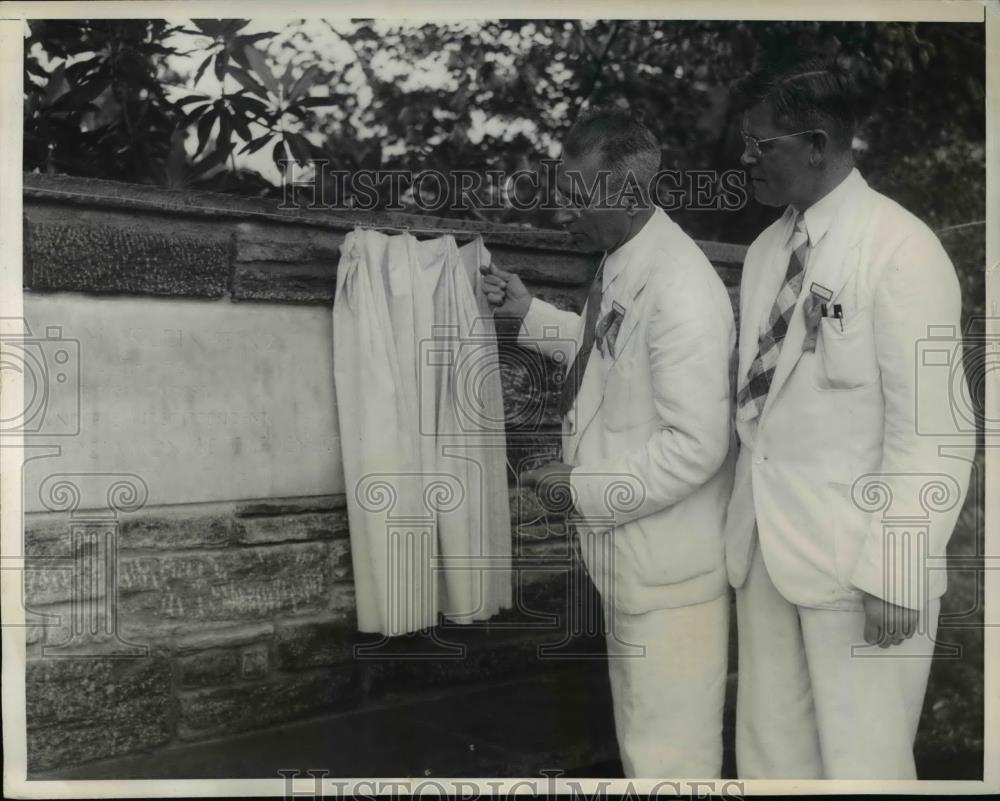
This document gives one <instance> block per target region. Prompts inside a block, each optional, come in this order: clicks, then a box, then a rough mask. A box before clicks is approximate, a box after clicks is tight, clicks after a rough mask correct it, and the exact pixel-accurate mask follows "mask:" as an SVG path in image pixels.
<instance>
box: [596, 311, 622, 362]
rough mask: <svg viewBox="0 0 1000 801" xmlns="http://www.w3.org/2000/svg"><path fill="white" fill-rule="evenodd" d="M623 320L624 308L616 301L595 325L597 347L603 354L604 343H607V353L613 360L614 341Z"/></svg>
mask: <svg viewBox="0 0 1000 801" xmlns="http://www.w3.org/2000/svg"><path fill="white" fill-rule="evenodd" d="M624 319H625V307H624V306H622V305H621V304H620V303H619V302H618V301H615V302H614V303H612V304H611V311H609V312H608V313H607V314H605V315H604V317H603V318H602V319H601V321H600V322H599V323H598V324H597V331H596V332H595V334H596V339H597V346H598V347H599V348H600V349H601V353H602V354H603V353H604V343H605V342H607V343H608V353H610V354H611V358H612V359H613V358H615V341H616V340H617V339H618V329H620V328H621V327H622V320H624Z"/></svg>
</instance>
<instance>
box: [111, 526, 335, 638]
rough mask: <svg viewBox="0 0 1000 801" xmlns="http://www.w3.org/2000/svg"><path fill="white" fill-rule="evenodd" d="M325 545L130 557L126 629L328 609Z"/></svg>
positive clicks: (124, 579) (123, 594) (123, 578)
mask: <svg viewBox="0 0 1000 801" xmlns="http://www.w3.org/2000/svg"><path fill="white" fill-rule="evenodd" d="M333 567H334V565H333V559H332V557H331V554H330V549H329V546H328V544H327V543H324V542H314V543H294V544H292V543H289V544H285V545H277V546H263V547H255V548H239V549H230V550H225V551H206V552H201V553H198V552H185V553H179V554H164V555H162V556H147V555H142V556H133V555H126V556H123V557H122V559H121V565H120V567H119V614H120V616H121V618H122V619H123V623H124V624H125V630H126V631H130V630H134V631H136V632H137V633H141V632H142V631H143V627H145V629H146V631H147V632H149V633H150V634H152V635H153V636H156V635H157V634H161V635H162V634H163V633H166V632H167V631H170V630H174V629H177V628H181V627H185V628H186V627H190V626H191V625H193V624H197V625H202V624H206V623H222V622H227V621H240V620H246V621H259V620H261V619H263V618H268V617H272V616H279V615H292V614H302V613H308V612H309V611H310V610H312V611H316V610H318V609H320V608H322V607H324V606H326V605H327V604H328V603H329V592H330V587H329V585H330V583H331V581H332V576H333Z"/></svg>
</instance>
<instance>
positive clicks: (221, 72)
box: [215, 50, 229, 83]
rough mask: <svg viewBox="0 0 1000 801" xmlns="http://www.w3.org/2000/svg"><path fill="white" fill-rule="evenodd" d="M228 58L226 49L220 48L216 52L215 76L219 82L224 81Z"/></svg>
mask: <svg viewBox="0 0 1000 801" xmlns="http://www.w3.org/2000/svg"><path fill="white" fill-rule="evenodd" d="M228 60H229V58H228V56H227V55H226V51H225V50H220V51H219V52H218V53H216V54H215V77H216V78H218V80H219V83H222V79H223V78H224V77H225V76H226V62H227V61H228Z"/></svg>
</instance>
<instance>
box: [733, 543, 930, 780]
mask: <svg viewBox="0 0 1000 801" xmlns="http://www.w3.org/2000/svg"><path fill="white" fill-rule="evenodd" d="M939 609H940V600H939V599H935V600H934V601H932V602H930V603H929V604H928V608H927V609H926V610H925V611H924V612H922V613H921V617H920V620H919V623H918V630H917V633H916V634H915V635H914V636H913V637H911V638H910V639H908V640H904V641H903V643H902V644H900V645H896V646H891V647H889V648H886V649H880V648H878V647H877V646H869V645H867V644H866V643H865V641H864V612H863V611H862V610H860V609H858V610H856V611H837V610H827V609H812V608H808V607H802V606H795V605H794V604H792V603H789V602H788V601H787V600H785V598H784V597H783V596H782V595H781V594H780V593H779V592H778V590H777V589H775V587H774V585H773V584H772V583H771V578H770V576H769V575H768V572H767V567H766V565H765V563H764V560H763V558H762V555H761V551H760V547H759V546H758V545H755V546H754V554H753V558H752V561H751V565H750V572H749V574H748V576H747V580H746V582H745V583H744V585H743V586H742V587H741V588H739V589H737V591H736V616H737V630H738V634H739V640H738V641H739V678H738V681H739V684H738V691H737V701H736V768H737V772H738V774H739V776H740V778H745V779H750V778H764V779H785V778H802V779H915V778H916V770H915V768H914V763H913V738H914V735H915V734H916V731H917V723H918V721H919V719H920V710H921V706H922V705H923V699H924V691H925V690H926V688H927V676H928V673H929V672H930V666H931V659H932V657H933V654H934V637H935V634H936V633H937V622H938V613H939Z"/></svg>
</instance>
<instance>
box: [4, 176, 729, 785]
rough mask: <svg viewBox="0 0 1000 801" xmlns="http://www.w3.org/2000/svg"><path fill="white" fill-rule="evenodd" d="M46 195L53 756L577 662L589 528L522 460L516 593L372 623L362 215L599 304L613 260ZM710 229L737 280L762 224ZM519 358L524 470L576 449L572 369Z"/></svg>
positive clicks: (42, 202)
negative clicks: (356, 501)
mask: <svg viewBox="0 0 1000 801" xmlns="http://www.w3.org/2000/svg"><path fill="white" fill-rule="evenodd" d="M24 221H25V222H24V224H25V244H24V247H25V252H24V256H25V258H24V288H25V299H24V307H25V324H26V326H27V330H25V332H24V334H23V335H24V336H26V337H28V338H30V340H31V342H32V343H33V344H32V347H33V348H34V351H33V352H35V353H37V354H40V356H39V360H38V361H39V363H40V364H42V365H43V372H44V371H47V372H45V379H44V380H43V379H38V380H37V381H36V382H35V383H36V384H37V386H36V389H37V390H38V391H37V392H36V393H35V394H34V395H31V393H30V392H29V393H28V394H29V395H31V397H35V396H37V397H39V398H40V401H39V403H38V405H37V408H35V409H33V411H32V412H31V419H30V421H29V422H26V424H25V429H26V430H28V431H30V432H31V435H30V436H28V437H27V438H26V446H27V449H28V450H27V452H26V456H25V461H26V466H25V471H24V477H23V478H24V487H25V510H26V514H25V538H24V543H23V555H24V556H25V557H26V558H27V565H28V567H27V570H26V578H25V602H26V607H27V609H28V610H29V612H28V621H29V623H30V625H29V626H28V628H27V642H28V666H27V677H26V678H27V686H26V692H27V721H28V758H29V771H30V772H31V773H33V774H36V775H41V774H43V773H44V772H45V771H50V770H52V769H56V768H60V767H65V766H68V765H73V764H79V763H84V762H87V761H90V760H95V759H100V758H104V757H110V756H116V755H122V754H128V753H136V752H158V751H160V750H165V749H171V748H176V747H180V746H181V745H183V744H186V743H191V742H197V741H200V740H205V739H209V738H217V737H225V736H229V735H233V734H235V733H237V732H240V731H245V730H250V729H256V728H262V727H268V726H272V725H276V724H278V723H280V722H283V721H288V720H295V719H300V718H307V717H309V716H317V715H331V714H337V713H338V711H347V710H354V711H357V710H358V709H364V708H365V707H366V705H370V704H373V703H376V702H377V701H378V699H380V698H384V697H386V696H387V695H388V694H392V695H393V697H397V696H399V695H400V694H402V695H407V694H410V695H419V694H421V693H426V692H428V691H430V690H432V689H433V688H434V687H440V686H443V685H446V684H447V685H449V686H454V685H456V684H460V683H463V682H483V681H494V680H496V681H500V680H502V679H506V678H509V677H512V676H517V675H523V674H527V673H531V672H538V671H545V670H553V669H556V667H555V666H556V665H558V664H559V663H560V660H559V659H558V658H556V657H558V656H559V654H560V652H561V650H564V649H566V648H567V647H569V645H568V644H571V643H575V644H576V645H574V646H573V647H579V643H580V642H583V641H584V640H585V639H586V638H583V639H581V632H580V631H579V630H578V629H579V626H578V624H576V623H574V622H573V620H572V619H571V618H573V616H571V615H567V614H565V611H566V607H567V603H568V602H567V598H568V597H570V596H572V597H574V598H576V599H577V600H576V601H574V603H578V602H579V599H580V592H577V591H576V590H572V589H570V588H580V587H584V588H586V582H585V581H583V579H582V574H581V572H580V570H581V569H580V565H579V562H578V560H577V558H576V556H575V554H574V552H573V549H572V547H571V545H570V543H569V540H568V539H567V537H566V532H565V527H564V526H563V524H562V521H560V520H553V519H549V520H546V519H545V518H544V516H543V515H542V514H541V512H540V510H539V509H538V508H537V507H536V506H535V505H534V501H533V499H532V498H531V497H530V496H528V495H526V494H519V493H518V492H517V491H516V490H515V489H514V488H513V484H512V489H511V511H512V519H513V529H514V530H513V531H512V537H513V538H514V558H515V568H516V569H515V582H516V585H515V597H516V598H517V599H518V603H517V605H516V607H517V608H516V609H515V610H512V611H510V612H507V613H504V614H503V615H502V616H500V617H498V618H497V619H495V620H493V621H491V622H490V623H489V624H484V625H478V626H474V627H456V626H448V625H442V626H439V627H438V628H437V629H435V630H434V631H432V632H428V633H426V634H425V635H423V636H417V635H414V636H412V637H404V638H398V639H397V640H394V641H392V642H380V641H379V640H378V639H377V638H372V637H370V636H369V637H363V636H360V635H358V634H357V633H356V632H355V628H354V626H355V621H354V595H353V584H352V578H351V559H350V550H349V546H350V541H349V532H348V524H347V514H346V508H345V502H344V490H345V487H344V480H343V474H342V471H341V468H340V451H339V440H338V438H337V426H336V415H335V406H334V398H333V384H332V325H331V319H330V307H331V304H332V300H333V295H334V289H335V285H336V265H337V259H338V248H339V245H340V243H341V242H342V241H343V238H344V236H345V235H346V233H347V232H349V231H350V230H351V228H352V227H353V226H354V225H355V224H359V223H360V224H366V225H373V224H374V225H395V226H406V225H413V226H416V227H422V228H426V227H447V228H456V227H459V228H462V229H463V230H468V231H469V235H470V237H471V236H472V235H473V234H475V233H481V234H482V235H483V238H484V240H485V242H486V245H487V247H488V248H489V249H490V250H491V252H492V253H493V254H494V258H495V260H496V261H497V263H499V264H500V265H502V266H503V267H504V268H506V269H510V270H513V271H515V272H518V273H519V274H520V275H521V276H522V277H523V278H524V279H525V281H526V283H528V285H529V286H530V288H531V289H532V290H533V291H534V292H536V293H537V294H538V295H540V296H541V297H543V298H546V299H548V300H551V301H552V302H554V303H556V304H557V305H559V306H561V307H563V308H569V309H574V310H579V308H580V306H581V305H582V302H583V297H584V294H585V290H586V283H587V276H588V271H589V270H590V269H591V267H590V261H589V257H586V256H585V255H584V254H582V253H580V252H575V251H574V250H573V248H572V247H570V246H569V245H568V243H567V241H566V238H565V237H564V236H563V235H562V234H560V233H557V232H551V231H549V232H538V231H524V230H519V229H516V228H510V227H501V226H489V225H485V224H475V223H456V221H453V220H436V219H428V218H423V217H420V218H410V217H407V216H406V215H387V214H383V215H351V214H347V213H338V214H336V215H335V214H332V213H329V212H321V211H315V210H313V211H311V210H305V209H303V210H288V211H282V210H279V209H278V208H276V205H275V204H274V203H272V202H265V201H260V200H253V199H245V198H234V197H229V196H221V195H213V194H209V193H193V192H177V191H167V190H158V189H150V188H147V187H139V186H131V185H124V184H115V183H111V182H104V181H93V180H84V179H73V178H65V177H47V176H38V175H26V176H25V190H24ZM459 238H460V239H461V237H459ZM703 247H704V248H705V250H706V252H707V253H708V255H709V257H710V258H711V259H712V261H713V263H715V264H716V266H717V268H718V270H719V272H720V274H721V275H722V277H723V279H724V280H725V282H726V283H727V285H728V286H729V287H730V291H731V292H732V293H733V295H734V296H735V287H736V283H737V282H738V276H739V265H740V263H741V261H742V256H743V249H742V248H740V247H736V246H729V245H721V244H713V243H705V244H704V245H703ZM5 333H7V332H5ZM512 347H513V346H512V345H510V344H504V345H502V348H503V349H504V350H505V353H506V354H507V355H508V356H510V354H511V353H513V352H512V351H510V350H509V349H510V348H512ZM28 350H29V348H27V346H26V352H27V351H28ZM60 353H61V354H63V356H62V357H60V356H59V354H60ZM66 354H68V356H67V355H66ZM504 363H505V367H504V375H503V382H504V392H505V405H506V409H507V416H508V420H507V422H508V458H509V461H510V462H511V464H512V465H513V467H514V468H515V469H518V468H519V467H520V466H522V465H523V464H524V463H526V462H528V461H536V460H538V459H539V458H543V457H545V456H549V455H551V456H555V455H557V454H558V447H559V445H558V415H557V413H556V411H555V409H554V404H555V401H556V393H555V392H554V391H553V390H552V387H553V386H554V382H551V383H550V382H549V381H548V378H547V376H549V373H548V368H547V366H546V365H543V364H542V363H541V362H538V361H532V359H531V358H528V357H526V356H525V355H524V354H523V353H518V354H517V358H512V357H511V358H505V359H504ZM60 376H62V377H61V378H60ZM539 376H542V377H543V378H542V380H541V384H540V382H539ZM32 380H34V379H32ZM46 382H47V383H46ZM27 384H28V378H26V387H27ZM33 386H34V385H33ZM26 392H28V390H26ZM511 479H513V475H511ZM589 591H591V590H589V589H584V590H583V592H589ZM592 645H593V647H595V648H600V647H601V643H600V642H599V641H598V640H595V641H594V643H592ZM583 647H588V646H586V645H585V646H583ZM358 649H360V650H358ZM418 656H419V657H422V658H419V659H418V658H414V657H418Z"/></svg>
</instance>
